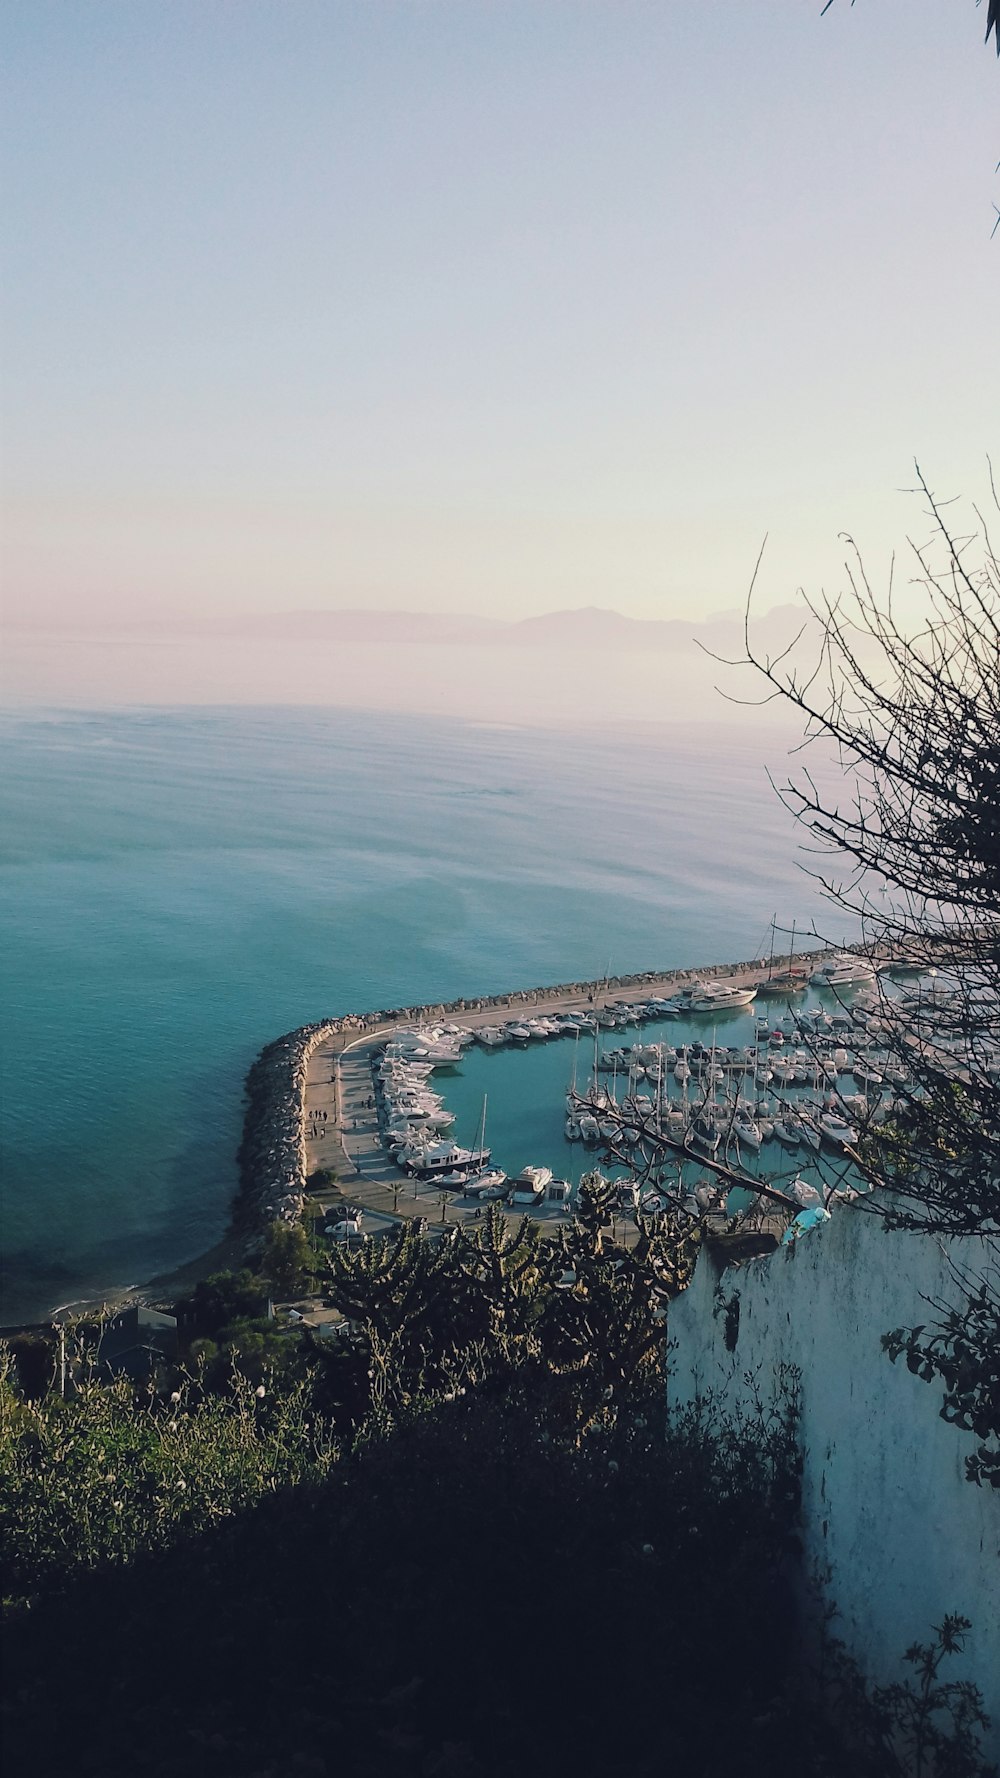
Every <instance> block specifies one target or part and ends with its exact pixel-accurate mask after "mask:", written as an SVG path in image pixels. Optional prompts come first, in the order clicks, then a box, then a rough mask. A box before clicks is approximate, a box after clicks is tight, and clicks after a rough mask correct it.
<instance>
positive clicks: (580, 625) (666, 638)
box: [206, 605, 806, 654]
mask: <svg viewBox="0 0 1000 1778" xmlns="http://www.w3.org/2000/svg"><path fill="white" fill-rule="evenodd" d="M805 615H806V614H805V613H804V612H803V611H802V610H801V608H800V607H798V606H795V605H780V606H777V607H775V609H774V610H772V611H769V612H765V613H762V614H761V616H760V617H758V618H755V620H754V625H753V628H754V634H755V636H756V638H757V641H758V643H760V644H761V645H762V646H764V647H769V646H773V645H774V644H775V643H779V644H780V645H781V646H782V647H783V646H784V645H785V643H786V642H787V641H788V640H789V639H790V637H791V636H793V635H794V634H795V632H796V630H797V629H798V628H799V627H800V626H801V624H802V622H803V618H804V616H805ZM206 627H207V626H206ZM210 627H211V630H212V632H213V634H216V635H230V636H246V637H265V636H267V637H274V638H276V639H277V638H281V639H283V640H285V641H330V642H333V641H337V642H367V643H381V644H390V643H391V644H396V645H398V644H399V643H418V644H431V643H432V644H435V645H437V646H440V645H441V644H451V645H452V646H455V645H465V646H469V645H470V644H471V645H473V646H474V647H478V648H483V647H486V648H530V649H540V648H544V649H567V648H569V649H581V648H583V649H595V648H599V649H609V648H610V649H615V650H616V651H617V650H626V649H639V650H642V651H644V652H645V651H648V650H649V649H657V650H660V649H662V650H665V651H669V652H671V653H676V652H678V651H679V650H685V649H692V648H695V647H697V646H698V645H699V644H701V645H702V646H704V647H706V648H709V649H711V650H712V652H713V653H720V654H724V653H727V652H728V653H732V652H742V645H743V613H742V612H741V611H721V612H716V613H714V614H713V615H712V616H710V617H707V618H703V619H702V620H701V621H700V622H698V621H696V620H694V619H691V618H665V619H649V618H636V617H624V616H623V615H622V613H621V612H620V611H609V610H606V609H604V608H603V607H601V606H597V605H586V606H583V607H582V608H580V609H579V610H575V611H549V612H546V613H545V614H544V615H543V616H541V617H525V618H521V619H519V620H517V621H516V622H504V621H503V620H502V619H499V618H481V617H463V616H451V615H448V614H446V613H435V612H419V611H285V612H269V613H266V614H262V615H260V616H255V617H242V618H239V619H236V620H233V621H230V622H218V623H213V624H212V625H211V626H210Z"/></svg>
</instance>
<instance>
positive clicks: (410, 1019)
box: [233, 950, 830, 1249]
mask: <svg viewBox="0 0 1000 1778" xmlns="http://www.w3.org/2000/svg"><path fill="white" fill-rule="evenodd" d="M829 955H830V952H829V951H827V950H823V951H813V952H809V953H805V954H801V955H799V956H798V957H796V959H795V961H796V962H797V963H800V964H803V965H805V964H814V965H815V963H817V962H819V961H821V960H822V959H823V958H824V957H827V956H829ZM785 961H786V959H783V958H775V962H776V963H777V964H779V966H780V965H783V964H784V962H785ZM761 974H762V966H761V962H760V959H759V958H753V959H748V960H746V961H744V962H739V963H712V964H707V965H705V966H704V967H703V968H700V969H675V970H670V971H669V972H664V971H662V970H645V971H643V972H642V973H641V974H638V975H619V976H609V977H602V978H601V979H600V980H599V981H590V982H563V983H561V984H560V985H558V986H555V987H537V988H519V989H515V990H512V991H511V992H510V993H508V994H492V995H482V996H480V997H479V998H477V999H463V1000H449V1001H439V1002H436V1003H434V1004H432V1005H427V1006H400V1007H392V1008H388V1009H383V1010H381V1011H378V1012H368V1013H345V1014H344V1015H343V1016H342V1017H340V1018H335V1019H323V1020H320V1021H319V1022H318V1023H315V1024H311V1025H301V1026H299V1028H298V1029H297V1030H295V1031H289V1032H287V1033H286V1035H285V1036H284V1037H278V1038H276V1039H275V1041H274V1042H273V1043H269V1044H267V1045H266V1047H265V1048H264V1049H263V1050H261V1053H260V1055H259V1056H258V1057H257V1060H256V1061H255V1062H254V1064H253V1066H252V1067H251V1069H250V1071H249V1073H248V1075H247V1080H246V1098H247V1106H246V1112H245V1115H244V1120H243V1138H242V1141H241V1143H240V1149H239V1155H238V1160H239V1167H240V1185H239V1190H238V1192H237V1195H236V1200H235V1203H234V1206H233V1227H234V1230H235V1231H236V1232H237V1233H238V1234H240V1235H242V1236H243V1237H244V1239H245V1243H246V1246H247V1248H248V1249H250V1248H252V1247H253V1245H254V1243H255V1242H257V1241H259V1240H260V1238H261V1236H262V1235H263V1234H264V1233H265V1232H266V1230H267V1228H268V1227H269V1226H270V1224H271V1223H273V1222H287V1223H294V1222H296V1221H297V1220H298V1218H299V1217H300V1216H301V1214H302V1207H303V1204H304V1203H305V1199H306V1195H307V1194H306V1177H307V1173H308V1161H307V1156H306V1141H305V1086H306V1075H307V1071H308V1068H309V1062H310V1058H311V1057H312V1054H313V1052H314V1050H315V1049H316V1047H317V1045H318V1044H320V1043H324V1042H326V1041H327V1039H330V1038H332V1039H333V1040H334V1046H335V1050H341V1049H343V1048H344V1047H345V1045H347V1044H349V1043H352V1042H354V1041H356V1040H357V1039H359V1038H364V1037H365V1036H370V1035H374V1034H375V1033H376V1032H380V1031H383V1032H385V1034H386V1035H387V1036H388V1034H389V1033H390V1032H391V1031H393V1030H395V1029H398V1028H401V1027H403V1026H407V1025H422V1024H431V1023H435V1022H440V1021H441V1020H443V1019H449V1020H450V1019H454V1018H456V1017H459V1018H460V1017H462V1016H463V1015H464V1016H465V1017H469V1016H472V1015H475V1014H483V1013H487V1014H488V1013H491V1012H507V1013H509V1012H510V1010H511V1008H512V1007H530V1006H539V1007H540V1006H543V1005H544V1006H550V1007H555V1006H559V1005H562V1006H565V1007H567V1008H569V1007H577V1008H580V1007H590V1006H593V1007H594V1009H595V1010H597V1011H600V1009H601V1008H602V1007H605V1006H607V1005H609V1004H610V1003H612V1002H615V1001H618V1000H619V999H621V998H622V997H624V998H626V999H627V998H628V996H629V994H630V993H631V994H633V995H635V996H636V998H639V997H641V996H642V995H643V994H644V993H645V994H649V993H651V992H654V991H655V992H665V993H676V992H677V991H678V990H679V989H680V988H682V987H684V985H685V984H686V983H687V982H690V981H693V980H696V979H697V980H699V981H707V980H711V979H712V978H713V977H718V976H725V977H726V978H727V979H736V980H738V979H741V978H742V979H746V980H749V979H752V978H753V977H755V976H756V977H759V976H760V975H761Z"/></svg>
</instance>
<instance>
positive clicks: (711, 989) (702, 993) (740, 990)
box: [689, 982, 757, 1013]
mask: <svg viewBox="0 0 1000 1778" xmlns="http://www.w3.org/2000/svg"><path fill="white" fill-rule="evenodd" d="M756 995H757V989H756V987H749V988H747V987H739V986H738V985H737V984H736V983H735V982H703V983H702V984H701V986H700V987H699V988H698V989H697V990H696V991H695V992H694V993H693V994H692V996H691V1004H690V1009H689V1010H690V1011H691V1012H697V1013H702V1012H730V1011H735V1010H736V1009H738V1008H739V1007H742V1006H750V1005H751V1004H752V1003H753V1001H754V999H755V998H756Z"/></svg>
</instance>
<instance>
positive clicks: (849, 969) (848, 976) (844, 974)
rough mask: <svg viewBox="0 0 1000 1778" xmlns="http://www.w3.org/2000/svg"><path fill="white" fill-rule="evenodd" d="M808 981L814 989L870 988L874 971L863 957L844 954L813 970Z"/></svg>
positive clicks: (873, 978)
mask: <svg viewBox="0 0 1000 1778" xmlns="http://www.w3.org/2000/svg"><path fill="white" fill-rule="evenodd" d="M809 980H810V981H811V982H812V984H813V986H814V987H816V988H855V987H861V986H862V985H863V986H865V987H871V985H872V983H873V982H874V981H875V971H874V969H873V968H872V966H871V964H870V963H867V962H866V961H865V959H864V957H852V956H850V955H848V954H847V953H846V952H845V953H843V954H842V955H841V956H839V957H831V958H830V960H829V962H827V963H824V964H822V965H821V967H820V968H819V969H816V970H814V971H813V973H812V975H811V976H810V977H809Z"/></svg>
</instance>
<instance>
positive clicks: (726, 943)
mask: <svg viewBox="0 0 1000 1778" xmlns="http://www.w3.org/2000/svg"><path fill="white" fill-rule="evenodd" d="M0 734H2V738H3V747H4V771H3V774H2V780H0V816H2V821H0V831H2V835H3V850H2V853H0V918H2V929H3V954H4V996H3V999H4V1011H3V1020H4V1024H3V1104H2V1145H3V1146H2V1159H3V1177H4V1200H5V1208H4V1230H5V1243H4V1245H5V1259H6V1287H5V1296H4V1316H5V1319H6V1320H8V1321H14V1320H18V1319H26V1318H29V1317H33V1316H37V1315H40V1314H43V1313H45V1312H46V1311H47V1310H48V1309H49V1308H51V1307H52V1306H53V1305H55V1304H56V1303H60V1302H66V1301H69V1300H72V1299H74V1298H77V1297H80V1296H82V1295H86V1294H89V1293H91V1292H99V1291H101V1290H104V1289H111V1288H114V1287H116V1286H120V1285H123V1284H127V1283H130V1282H133V1281H136V1280H139V1279H141V1278H143V1277H146V1276H149V1275H151V1274H152V1273H154V1272H156V1271H158V1270H161V1269H163V1268H165V1267H169V1266H172V1265H174V1264H177V1263H179V1262H181V1261H182V1260H184V1259H187V1258H189V1257H191V1256H193V1255H194V1254H196V1253H198V1252H199V1251H201V1250H203V1249H204V1248H206V1247H208V1246H209V1245H211V1244H212V1243H213V1242H214V1241H215V1240H217V1239H218V1238H219V1236H220V1235H221V1233H222V1232H223V1230H224V1228H225V1225H226V1220H227V1209H228V1204H229V1200H230V1197H231V1194H232V1192H233V1190H234V1187H235V1166H234V1154H235V1150H236V1146H237V1143H238V1139H239V1125H240V1116H241V1103H240V1100H241V1086H242V1080H243V1077H244V1075H245V1072H246V1069H247V1067H248V1065H249V1063H250V1062H251V1061H252V1059H253V1057H254V1055H255V1054H256V1052H257V1050H258V1049H259V1048H260V1046H261V1045H262V1044H263V1043H265V1042H267V1041H268V1040H269V1039H270V1038H272V1037H273V1036H275V1035H276V1034H277V1033H279V1032H281V1031H283V1030H286V1029H289V1028H290V1027H292V1026H295V1025H298V1024H301V1023H303V1022H304V1021H306V1020H310V1019H315V1018H319V1017H322V1016H325V1015H329V1014H335V1013H340V1012H344V1011H349V1010H352V1009H355V1010H363V1009H367V1008H370V1007H375V1006H394V1005H400V1004H403V1003H407V1002H421V1001H425V1000H432V999H433V1000H437V999H442V998H450V997H453V996H459V995H471V994H477V993H484V992H485V993H489V992H501V991H504V990H507V989H509V988H512V987H520V986H529V985H534V984H538V983H548V982H555V981H560V980H566V979H576V978H584V977H592V976H598V975H603V974H604V972H605V970H606V969H607V967H608V965H609V963H610V966H611V969H612V971H613V972H616V973H617V972H625V971H629V970H640V969H647V968H653V967H657V968H658V967H661V966H662V967H666V966H672V965H678V966H682V965H685V964H691V963H703V962H707V961H710V960H712V959H716V958H717V959H720V960H727V959H730V958H735V957H740V956H749V955H751V954H753V953H754V952H755V951H756V950H758V949H759V948H760V947H761V945H762V943H763V941H764V938H765V933H766V929H767V926H768V923H769V921H770V919H771V916H772V914H773V913H774V911H775V909H777V910H778V911H779V913H780V915H781V917H782V918H784V919H785V920H786V921H790V920H791V919H792V918H794V919H796V920H797V921H798V923H799V925H800V927H801V926H803V925H805V924H806V923H807V922H808V921H809V920H811V919H813V918H815V919H816V920H817V921H818V922H820V923H822V920H823V916H824V912H825V913H826V918H827V923H829V918H830V916H829V910H828V909H824V905H823V903H822V902H821V901H820V900H819V897H818V893H817V891H816V890H815V888H814V886H813V884H812V882H811V880H810V879H809V878H808V877H807V876H806V875H804V873H803V871H802V869H801V862H802V861H801V856H800V855H799V854H798V852H797V850H796V848H797V843H798V842H797V834H796V830H795V827H794V824H793V823H792V822H791V820H790V818H789V816H788V815H787V814H786V813H785V811H784V810H783V809H782V808H781V806H780V804H779V802H778V801H777V799H776V797H775V795H774V793H773V791H772V790H771V788H770V786H769V784H768V782H767V779H766V776H765V773H764V769H763V761H764V760H765V759H767V760H768V761H769V762H770V763H771V765H772V766H776V767H777V769H778V770H779V771H780V770H781V769H782V767H783V765H784V749H783V746H782V745H781V744H780V743H778V742H769V737H768V735H767V733H766V731H760V730H753V731H750V732H749V733H748V734H747V735H741V734H740V733H739V732H738V731H735V730H731V729H730V730H728V731H720V732H719V734H718V735H717V736H715V737H713V735H712V733H711V731H710V730H708V729H707V728H705V727H699V728H683V727H679V726H678V727H670V726H667V725H664V726H663V727H662V728H653V727H647V728H642V729H640V728H636V729H634V730H632V731H627V730H624V729H622V730H619V731H617V732H612V733H606V732H605V733H602V732H600V730H599V726H598V721H597V713H596V712H595V715H594V718H593V719H592V720H591V721H590V722H589V724H588V728H587V731H586V732H581V733H578V734H574V733H569V732H566V731H558V732H553V731H551V730H545V731H541V730H540V731H532V730H527V729H503V728H495V727H485V726H484V727H479V726H477V725H475V724H473V723H460V722H451V723H450V722H445V721H442V720H439V719H426V720H424V719H421V718H417V717H412V716H407V717H400V716H392V715H386V716H383V715H377V714H372V715H360V714H358V713H356V712H338V711H328V710H315V711H310V710H277V709H267V710H246V709H238V710H204V709H201V710H191V709H182V710H175V711H142V712H135V713H130V712H127V711H126V712H122V711H116V712H114V713H111V714H107V715H101V714H94V713H87V714H72V713H71V714H51V713H49V714H37V713H34V714H27V715H26V714H24V713H18V714H6V715H4V716H2V717H0ZM733 1041H737V1039H736V1038H734V1039H733ZM566 1053H567V1052H566V1048H565V1046H564V1045H552V1046H551V1047H550V1048H544V1049H543V1048H540V1049H539V1050H536V1051H529V1052H526V1053H525V1054H523V1055H521V1054H518V1055H516V1056H514V1057H512V1058H511V1059H510V1065H511V1066H514V1067H549V1066H551V1067H552V1068H553V1070H554V1071H555V1072H556V1073H557V1074H558V1077H559V1083H560V1086H561V1087H563V1088H564V1086H565V1080H564V1078H563V1077H564V1075H565V1073H566V1066H565V1061H564V1057H565V1055H566ZM550 1057H551V1058H552V1060H551V1062H550V1061H549V1058H550ZM498 1060H499V1058H496V1057H484V1058H483V1059H482V1063H483V1066H484V1067H486V1068H488V1067H490V1066H492V1065H493V1064H494V1063H495V1062H497V1061H498ZM477 1065H478V1064H477ZM470 1090H472V1085H471V1077H470ZM474 1090H475V1094H476V1096H477V1097H478V1096H481V1093H480V1088H479V1085H478V1080H476V1082H475V1083H474ZM501 1115H502V1116H503V1117H504V1118H506V1119H507V1120H508V1121H510V1120H515V1119H516V1118H517V1117H518V1116H519V1111H518V1105H517V1095H516V1093H513V1094H512V1095H511V1097H510V1100H509V1102H508V1109H507V1110H506V1111H505V1112H503V1113H502V1114H501V1111H500V1108H499V1107H498V1111H497V1118H499V1117H501ZM497 1118H493V1119H491V1126H490V1133H491V1136H492V1138H493V1140H494V1144H495V1145H498V1146H501V1147H503V1148H504V1153H505V1155H506V1154H507V1150H508V1148H509V1151H510V1155H509V1158H510V1159H511V1160H512V1161H513V1162H519V1161H520V1160H521V1159H522V1158H523V1159H525V1160H536V1159H537V1160H540V1159H543V1158H544V1156H543V1155H542V1154H541V1153H539V1152H538V1143H539V1142H540V1141H541V1140H542V1134H543V1133H542V1132H541V1131H536V1130H535V1129H534V1128H533V1127H532V1126H531V1124H530V1122H528V1121H526V1122H525V1125H524V1129H523V1133H512V1134H511V1137H510V1141H509V1143H507V1142H506V1140H505V1134H504V1130H503V1128H502V1127H501V1125H499V1124H498V1122H497Z"/></svg>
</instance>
